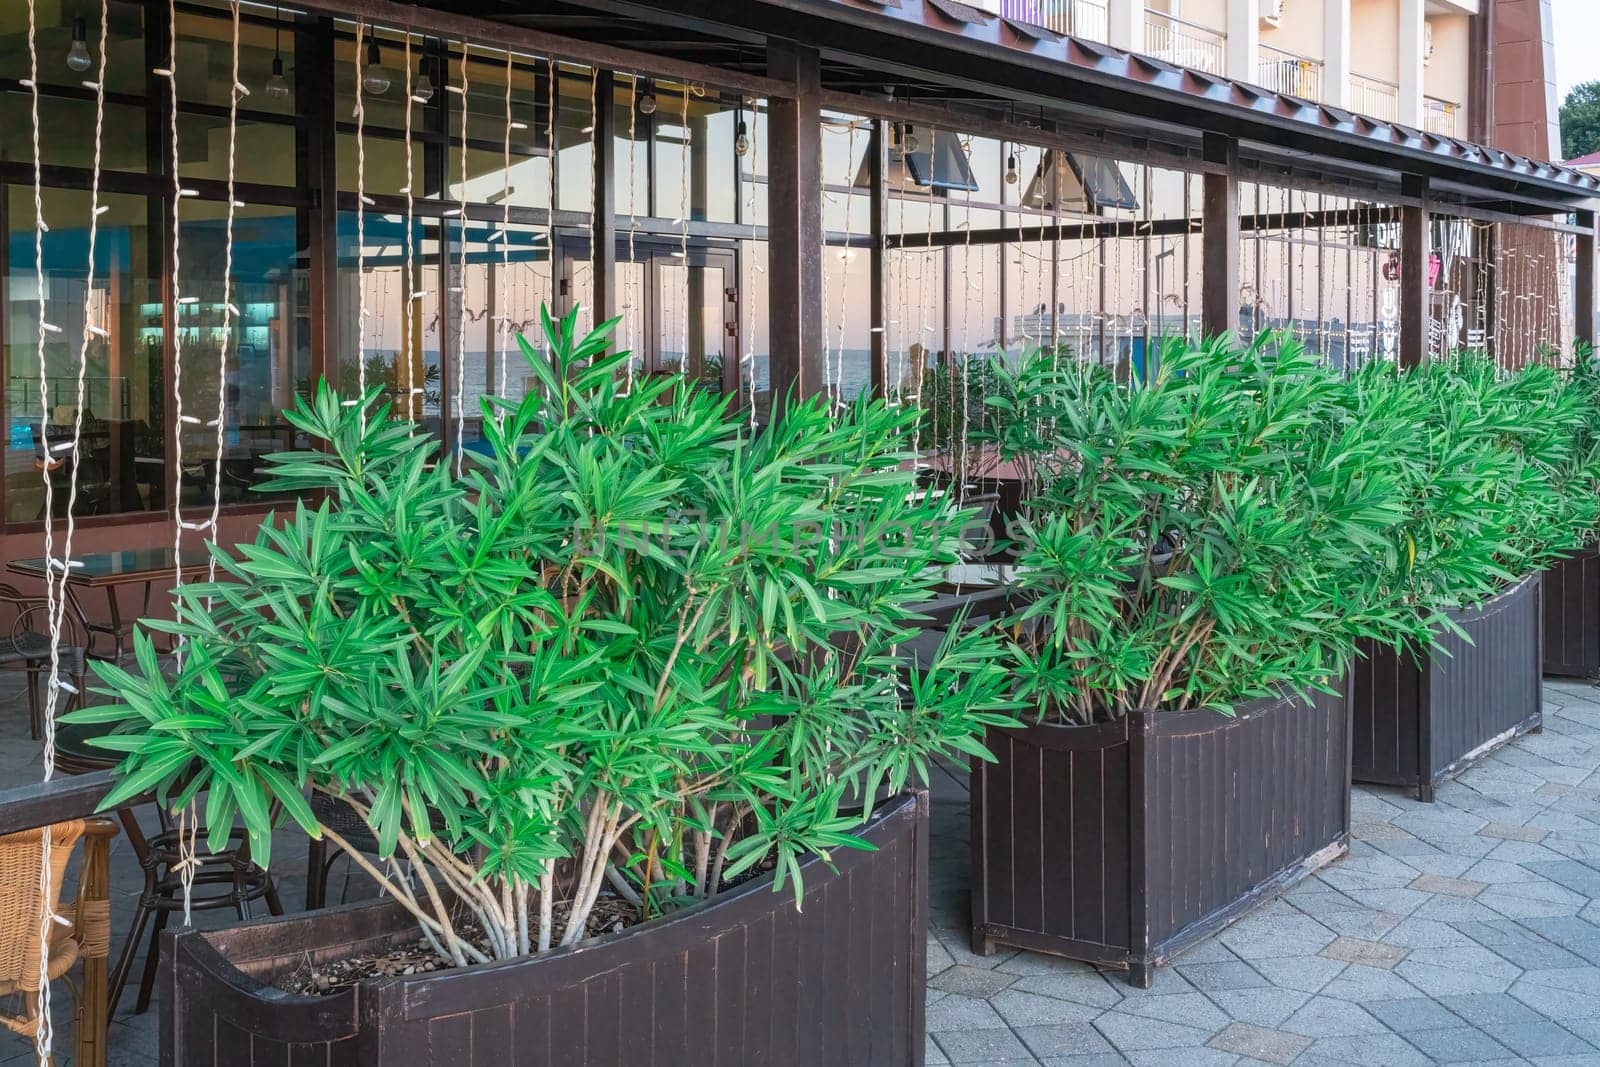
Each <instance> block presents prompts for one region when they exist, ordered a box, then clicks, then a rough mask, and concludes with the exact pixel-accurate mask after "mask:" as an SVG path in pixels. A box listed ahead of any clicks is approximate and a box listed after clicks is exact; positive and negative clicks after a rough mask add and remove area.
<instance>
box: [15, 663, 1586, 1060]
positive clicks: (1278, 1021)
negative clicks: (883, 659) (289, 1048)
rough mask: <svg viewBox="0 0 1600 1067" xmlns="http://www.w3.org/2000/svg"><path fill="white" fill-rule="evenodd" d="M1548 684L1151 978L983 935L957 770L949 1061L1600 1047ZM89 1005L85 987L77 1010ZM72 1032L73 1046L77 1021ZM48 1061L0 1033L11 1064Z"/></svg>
mask: <svg viewBox="0 0 1600 1067" xmlns="http://www.w3.org/2000/svg"><path fill="white" fill-rule="evenodd" d="M17 679H18V676H16V675H13V674H0V786H10V785H18V784H22V783H26V782H32V781H36V780H38V778H39V776H40V758H39V746H38V744H37V743H35V742H33V741H31V740H29V738H28V736H27V711H26V704H25V702H24V698H23V696H22V690H21V688H20V686H19V685H18V684H17ZM1545 696H1546V710H1545V730H1544V732H1543V733H1542V734H1535V735H1530V736H1528V737H1524V738H1522V739H1520V740H1519V741H1517V742H1516V743H1514V744H1513V745H1511V746H1509V747H1507V748H1505V749H1502V750H1501V751H1500V752H1498V753H1496V754H1494V755H1493V756H1491V757H1490V758H1488V759H1487V760H1485V761H1484V762H1483V763H1481V764H1479V765H1478V766H1476V767H1474V768H1472V769H1470V770H1469V771H1467V772H1466V773H1465V774H1464V775H1462V777H1461V778H1460V780H1458V781H1456V782H1452V783H1449V784H1447V785H1444V786H1442V787H1441V788H1440V789H1439V791H1438V801H1437V803H1435V804H1433V805H1424V804H1419V803H1417V802H1416V801H1415V800H1413V799H1411V798H1409V797H1408V796H1406V795H1404V794H1402V793H1401V792H1400V791H1399V790H1392V789H1368V788H1360V789H1358V790H1357V791H1356V794H1355V799H1354V803H1353V819H1354V822H1355V837H1356V840H1355V842H1354V844H1353V846H1352V848H1351V852H1350V855H1349V857H1348V858H1346V859H1344V860H1342V861H1340V862H1339V863H1336V864H1334V865H1333V866H1331V867H1329V868H1328V869H1326V870H1324V871H1323V872H1322V873H1321V874H1320V875H1318V876H1317V877H1315V878H1312V879H1310V880H1308V881H1307V882H1305V883H1302V884H1301V885H1300V886H1298V887H1296V888H1295V889H1294V890H1292V891H1291V892H1290V893H1289V894H1288V895H1287V896H1285V897H1284V898H1283V899H1281V900H1278V901H1276V902H1274V903H1272V904H1269V905H1268V906H1266V907H1265V908H1263V909H1261V910H1260V911H1258V912H1256V913H1254V914H1252V915H1251V916H1249V917H1248V918H1246V919H1243V920H1241V921H1240V922H1238V923H1237V924H1235V925H1234V926H1232V927H1230V928H1229V929H1228V930H1226V931H1224V932H1223V933H1222V934H1221V935H1220V936H1218V937H1216V938H1213V939H1211V940H1210V941H1208V942H1205V943H1204V944H1202V945H1200V946H1198V947H1196V948H1194V949H1192V950H1190V951H1189V952H1187V953H1185V954H1184V955H1183V956H1181V957H1180V958H1179V960H1178V962H1177V963H1176V964H1175V965H1174V966H1171V967H1167V968H1163V969H1161V970H1159V971H1158V972H1157V974H1156V979H1155V983H1154V985H1153V986H1152V988H1150V989H1149V990H1138V989H1134V988H1132V987H1131V986H1129V985H1127V983H1126V982H1125V981H1123V979H1122V977H1121V976H1120V975H1117V974H1113V973H1101V972H1098V971H1097V970H1096V969H1094V968H1092V967H1089V966H1086V965H1082V964H1076V963H1071V962H1067V961H1064V960H1059V959H1055V958H1053V957H1048V956H1041V955H1036V954H1032V953H1026V952H1022V953H1015V952H1001V953H997V954H996V955H994V956H991V957H988V958H981V957H976V956H973V955H972V954H971V953H970V952H969V951H968V949H967V935H966V927H967V917H966V880H967V874H966V839H967V802H966V789H965V786H966V782H965V779H964V776H961V775H960V774H959V773H956V774H950V773H945V774H942V776H941V778H940V779H939V781H937V782H936V783H935V787H934V826H933V837H932V840H933V862H934V869H933V872H932V882H933V894H934V900H933V910H932V921H933V927H932V930H931V931H930V935H929V941H928V977H929V990H928V1032H929V1039H928V1062H929V1063H930V1064H945V1063H957V1064H1028V1063H1043V1064H1052V1065H1055V1064H1059V1065H1067V1064H1094V1065H1098V1064H1121V1063H1134V1064H1151V1065H1158V1064H1159V1065H1164V1064H1172V1065H1181V1067H1209V1065H1211V1064H1219V1065H1220V1064H1244V1063H1273V1064H1289V1063H1295V1064H1340V1065H1342V1067H1350V1065H1357V1064H1374V1065H1382V1067H1406V1065H1409V1064H1428V1063H1502V1064H1503V1063H1519V1062H1521V1063H1539V1064H1590V1065H1600V689H1597V688H1595V687H1592V686H1588V685H1584V684H1579V683H1566V682H1551V683H1549V684H1547V685H1546V687H1545ZM151 821H153V819H152V820H151ZM276 848H277V854H276V857H275V866H276V867H277V871H278V874H279V879H280V890H281V892H282V894H283V898H284V901H285V903H286V904H287V905H288V906H290V907H291V908H298V907H300V906H301V904H302V903H303V901H304V871H305V844H304V838H303V837H302V836H300V835H298V834H295V833H290V832H283V833H281V834H280V840H279V842H278V843H277V845H276ZM112 856H113V861H112V887H113V902H112V921H113V924H114V926H115V929H116V933H115V935H114V938H113V945H112V950H113V953H115V952H116V951H118V950H120V948H121V940H122V936H123V932H124V931H125V930H126V929H127V927H128V924H129V922H130V921H131V918H132V914H133V906H134V903H135V901H136V900H137V894H138V890H139V887H140V885H141V874H140V871H139V869H138V866H137V864H136V863H135V862H134V860H133V856H132V853H131V850H130V849H129V847H128V844H127V842H126V841H125V840H124V839H123V838H121V837H120V836H119V837H118V838H117V840H116V842H115V844H114V847H113V853H112ZM345 866H346V865H345V864H343V863H340V864H338V865H336V867H335V869H334V874H333V878H332V880H331V881H330V895H331V896H332V898H333V899H335V900H337V899H338V897H339V894H340V891H341V888H342V887H343V886H344V884H345ZM359 880H360V879H359V876H358V877H357V878H355V879H352V880H351V889H352V890H353V892H352V894H351V895H352V896H354V895H356V893H359V892H360V889H359V886H358V885H357V884H356V883H358V882H359ZM69 884H70V882H69ZM263 910H264V909H263ZM196 921H197V922H199V923H203V924H205V925H220V924H223V923H226V922H229V921H232V916H231V913H227V912H213V913H210V914H209V915H200V916H197V917H196ZM138 974H139V970H138V969H137V968H135V970H134V974H133V978H132V980H131V981H130V986H129V989H128V990H127V991H126V992H125V993H124V996H123V1002H122V1005H121V1007H120V1008H119V1010H118V1012H117V1015H116V1016H115V1018H114V1020H113V1023H112V1033H111V1063H112V1064H113V1065H117V1067H131V1065H135V1064H137V1065H144V1064H151V1063H154V1062H155V1058H156V1013H155V1011H154V1009H152V1010H151V1011H149V1012H146V1013H144V1014H142V1015H135V1014H133V1013H132V1008H133V995H134V992H135V989H136V988H137V978H138ZM66 1004H67V997H66V995H65V993H64V991H63V993H62V995H61V996H59V997H58V999H57V1005H58V1009H57V1016H58V1019H59V1018H60V1017H61V1016H63V1015H65V1014H66V1007H65V1005H66ZM56 1047H57V1048H58V1049H59V1050H61V1052H62V1053H66V1052H69V1051H70V1049H71V1033H70V1025H69V1024H68V1022H67V1021H66V1020H62V1021H61V1022H59V1023H58V1036H57V1042H56ZM32 1059H33V1056H32V1053H31V1051H30V1050H29V1048H28V1046H27V1045H26V1044H25V1043H24V1042H23V1041H22V1039H20V1038H18V1037H16V1036H14V1035H11V1034H9V1033H4V1034H0V1064H23V1063H29V1062H31V1061H32ZM70 1061H71V1057H70V1055H58V1057H57V1063H58V1064H60V1065H62V1067H66V1065H67V1064H69V1063H70ZM819 1067H823V1065H819ZM827 1067H832V1065H827Z"/></svg>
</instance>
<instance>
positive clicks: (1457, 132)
mask: <svg viewBox="0 0 1600 1067" xmlns="http://www.w3.org/2000/svg"><path fill="white" fill-rule="evenodd" d="M1466 117H1467V113H1466V110H1465V109H1464V108H1463V107H1462V106H1461V105H1460V104H1453V103H1451V102H1450V101H1448V100H1440V99H1438V98H1437V97H1432V96H1425V97H1423V98H1422V127H1423V129H1425V130H1427V131H1428V132H1429V133H1437V134H1441V135H1443V136H1445V137H1465V136H1466V135H1467V129H1466V127H1467V124H1466Z"/></svg>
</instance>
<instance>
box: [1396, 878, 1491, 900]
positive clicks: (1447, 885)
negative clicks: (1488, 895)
mask: <svg viewBox="0 0 1600 1067" xmlns="http://www.w3.org/2000/svg"><path fill="white" fill-rule="evenodd" d="M1406 888H1407V889H1415V890H1417V891H1418V892H1422V893H1443V894H1445V895H1446V896H1452V897H1475V896H1477V895H1478V894H1479V893H1481V892H1483V890H1484V889H1485V888H1486V887H1485V886H1484V884H1483V883H1482V882H1471V881H1467V880H1466V879H1464V878H1446V877H1444V876H1443V875H1438V874H1419V875H1418V876H1417V877H1416V878H1415V879H1414V880H1412V881H1411V882H1409V883H1407V885H1406Z"/></svg>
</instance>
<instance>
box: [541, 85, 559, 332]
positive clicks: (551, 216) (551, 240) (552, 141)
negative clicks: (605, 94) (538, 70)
mask: <svg viewBox="0 0 1600 1067" xmlns="http://www.w3.org/2000/svg"><path fill="white" fill-rule="evenodd" d="M545 64H546V70H547V72H548V75H549V78H548V81H549V83H550V102H549V106H547V107H546V108H545V120H544V121H545V130H544V136H545V142H544V143H545V152H546V154H547V155H548V157H549V159H550V166H549V168H547V169H548V175H547V176H548V178H549V185H548V188H547V189H546V190H545V193H546V201H545V203H546V209H545V220H544V254H545V258H546V259H548V260H549V262H550V299H551V301H552V302H554V300H555V295H556V111H557V109H558V108H559V107H560V106H561V72H560V71H559V70H558V69H557V68H556V57H555V56H553V55H552V56H546V57H545ZM543 335H544V331H542V330H541V331H540V338H541V343H542V344H543V345H544V348H545V352H546V354H548V353H549V350H550V343H549V341H548V340H547V339H544V336H543Z"/></svg>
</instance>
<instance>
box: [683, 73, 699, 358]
mask: <svg viewBox="0 0 1600 1067" xmlns="http://www.w3.org/2000/svg"><path fill="white" fill-rule="evenodd" d="M679 102H680V113H679V116H678V127H679V129H680V130H682V131H683V151H681V152H680V153H678V252H677V257H678V258H679V259H681V260H682V261H683V281H684V292H683V347H682V348H681V349H680V350H679V351H681V352H682V353H683V362H682V363H681V364H680V370H681V371H682V372H683V373H685V374H686V373H688V371H689V289H688V285H689V271H690V270H691V269H693V268H691V267H690V266H689V212H690V208H689V155H690V153H691V152H693V151H694V135H693V134H692V133H691V132H690V130H689V83H688V82H684V83H683V84H682V92H681V93H680V94H679ZM704 349H705V345H704V343H703V342H702V344H701V353H700V356H701V359H702V360H703V359H704V358H705V356H706V352H705V351H704Z"/></svg>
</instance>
